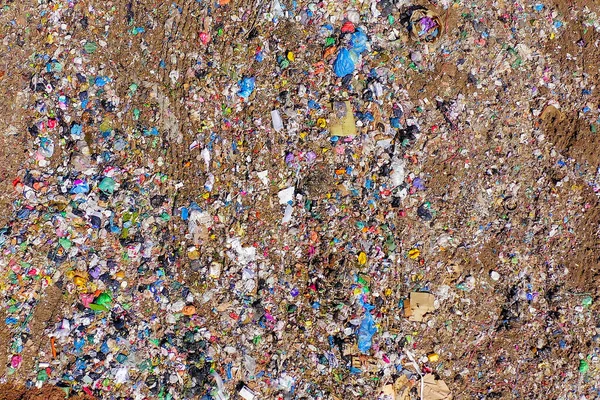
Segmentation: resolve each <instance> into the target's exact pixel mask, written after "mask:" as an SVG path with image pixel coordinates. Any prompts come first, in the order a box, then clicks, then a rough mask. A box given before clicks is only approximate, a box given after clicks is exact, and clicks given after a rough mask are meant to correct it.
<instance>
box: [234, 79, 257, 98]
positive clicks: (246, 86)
mask: <svg viewBox="0 0 600 400" xmlns="http://www.w3.org/2000/svg"><path fill="white" fill-rule="evenodd" d="M255 83H256V80H255V79H254V78H243V79H242V80H241V81H239V83H238V84H239V86H240V90H239V91H238V93H237V94H238V96H240V97H243V98H244V99H247V98H248V97H250V95H251V94H252V92H254V85H255Z"/></svg>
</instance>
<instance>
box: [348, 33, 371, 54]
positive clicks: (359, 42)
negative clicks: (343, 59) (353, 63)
mask: <svg viewBox="0 0 600 400" xmlns="http://www.w3.org/2000/svg"><path fill="white" fill-rule="evenodd" d="M350 45H351V46H352V50H354V51H355V52H357V53H358V54H362V53H363V52H364V51H365V50H367V35H366V34H365V33H364V32H363V31H362V30H360V29H357V30H356V32H354V33H353V34H352V36H351V37H350Z"/></svg>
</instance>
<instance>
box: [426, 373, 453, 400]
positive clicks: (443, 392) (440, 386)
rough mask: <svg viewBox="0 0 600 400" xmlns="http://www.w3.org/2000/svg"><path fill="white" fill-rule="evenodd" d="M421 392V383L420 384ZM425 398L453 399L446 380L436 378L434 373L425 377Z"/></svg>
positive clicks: (432, 399)
mask: <svg viewBox="0 0 600 400" xmlns="http://www.w3.org/2000/svg"><path fill="white" fill-rule="evenodd" d="M418 387H419V392H420V391H421V385H418ZM423 399H424V400H452V393H450V389H449V388H448V385H446V382H444V381H443V380H441V379H435V376H434V375H432V374H427V375H425V376H424V377H423Z"/></svg>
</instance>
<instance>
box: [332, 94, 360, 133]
mask: <svg viewBox="0 0 600 400" xmlns="http://www.w3.org/2000/svg"><path fill="white" fill-rule="evenodd" d="M330 111H331V113H330V114H329V133H330V134H331V136H355V135H356V123H355V122H354V113H353V112H352V104H350V102H349V101H343V102H342V101H334V102H333V103H331V105H330Z"/></svg>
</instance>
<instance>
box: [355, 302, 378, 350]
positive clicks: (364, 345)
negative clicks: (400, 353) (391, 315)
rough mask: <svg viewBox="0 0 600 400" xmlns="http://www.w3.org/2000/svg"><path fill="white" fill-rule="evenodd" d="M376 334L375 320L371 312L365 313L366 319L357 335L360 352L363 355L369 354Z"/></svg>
mask: <svg viewBox="0 0 600 400" xmlns="http://www.w3.org/2000/svg"><path fill="white" fill-rule="evenodd" d="M375 333H377V327H376V326H375V320H374V319H373V316H372V315H371V313H370V312H369V311H365V318H364V319H363V320H362V322H361V323H360V326H359V327H358V331H357V333H356V334H357V337H358V350H359V351H360V352H361V353H368V352H369V350H370V349H371V345H372V341H373V335H375Z"/></svg>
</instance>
